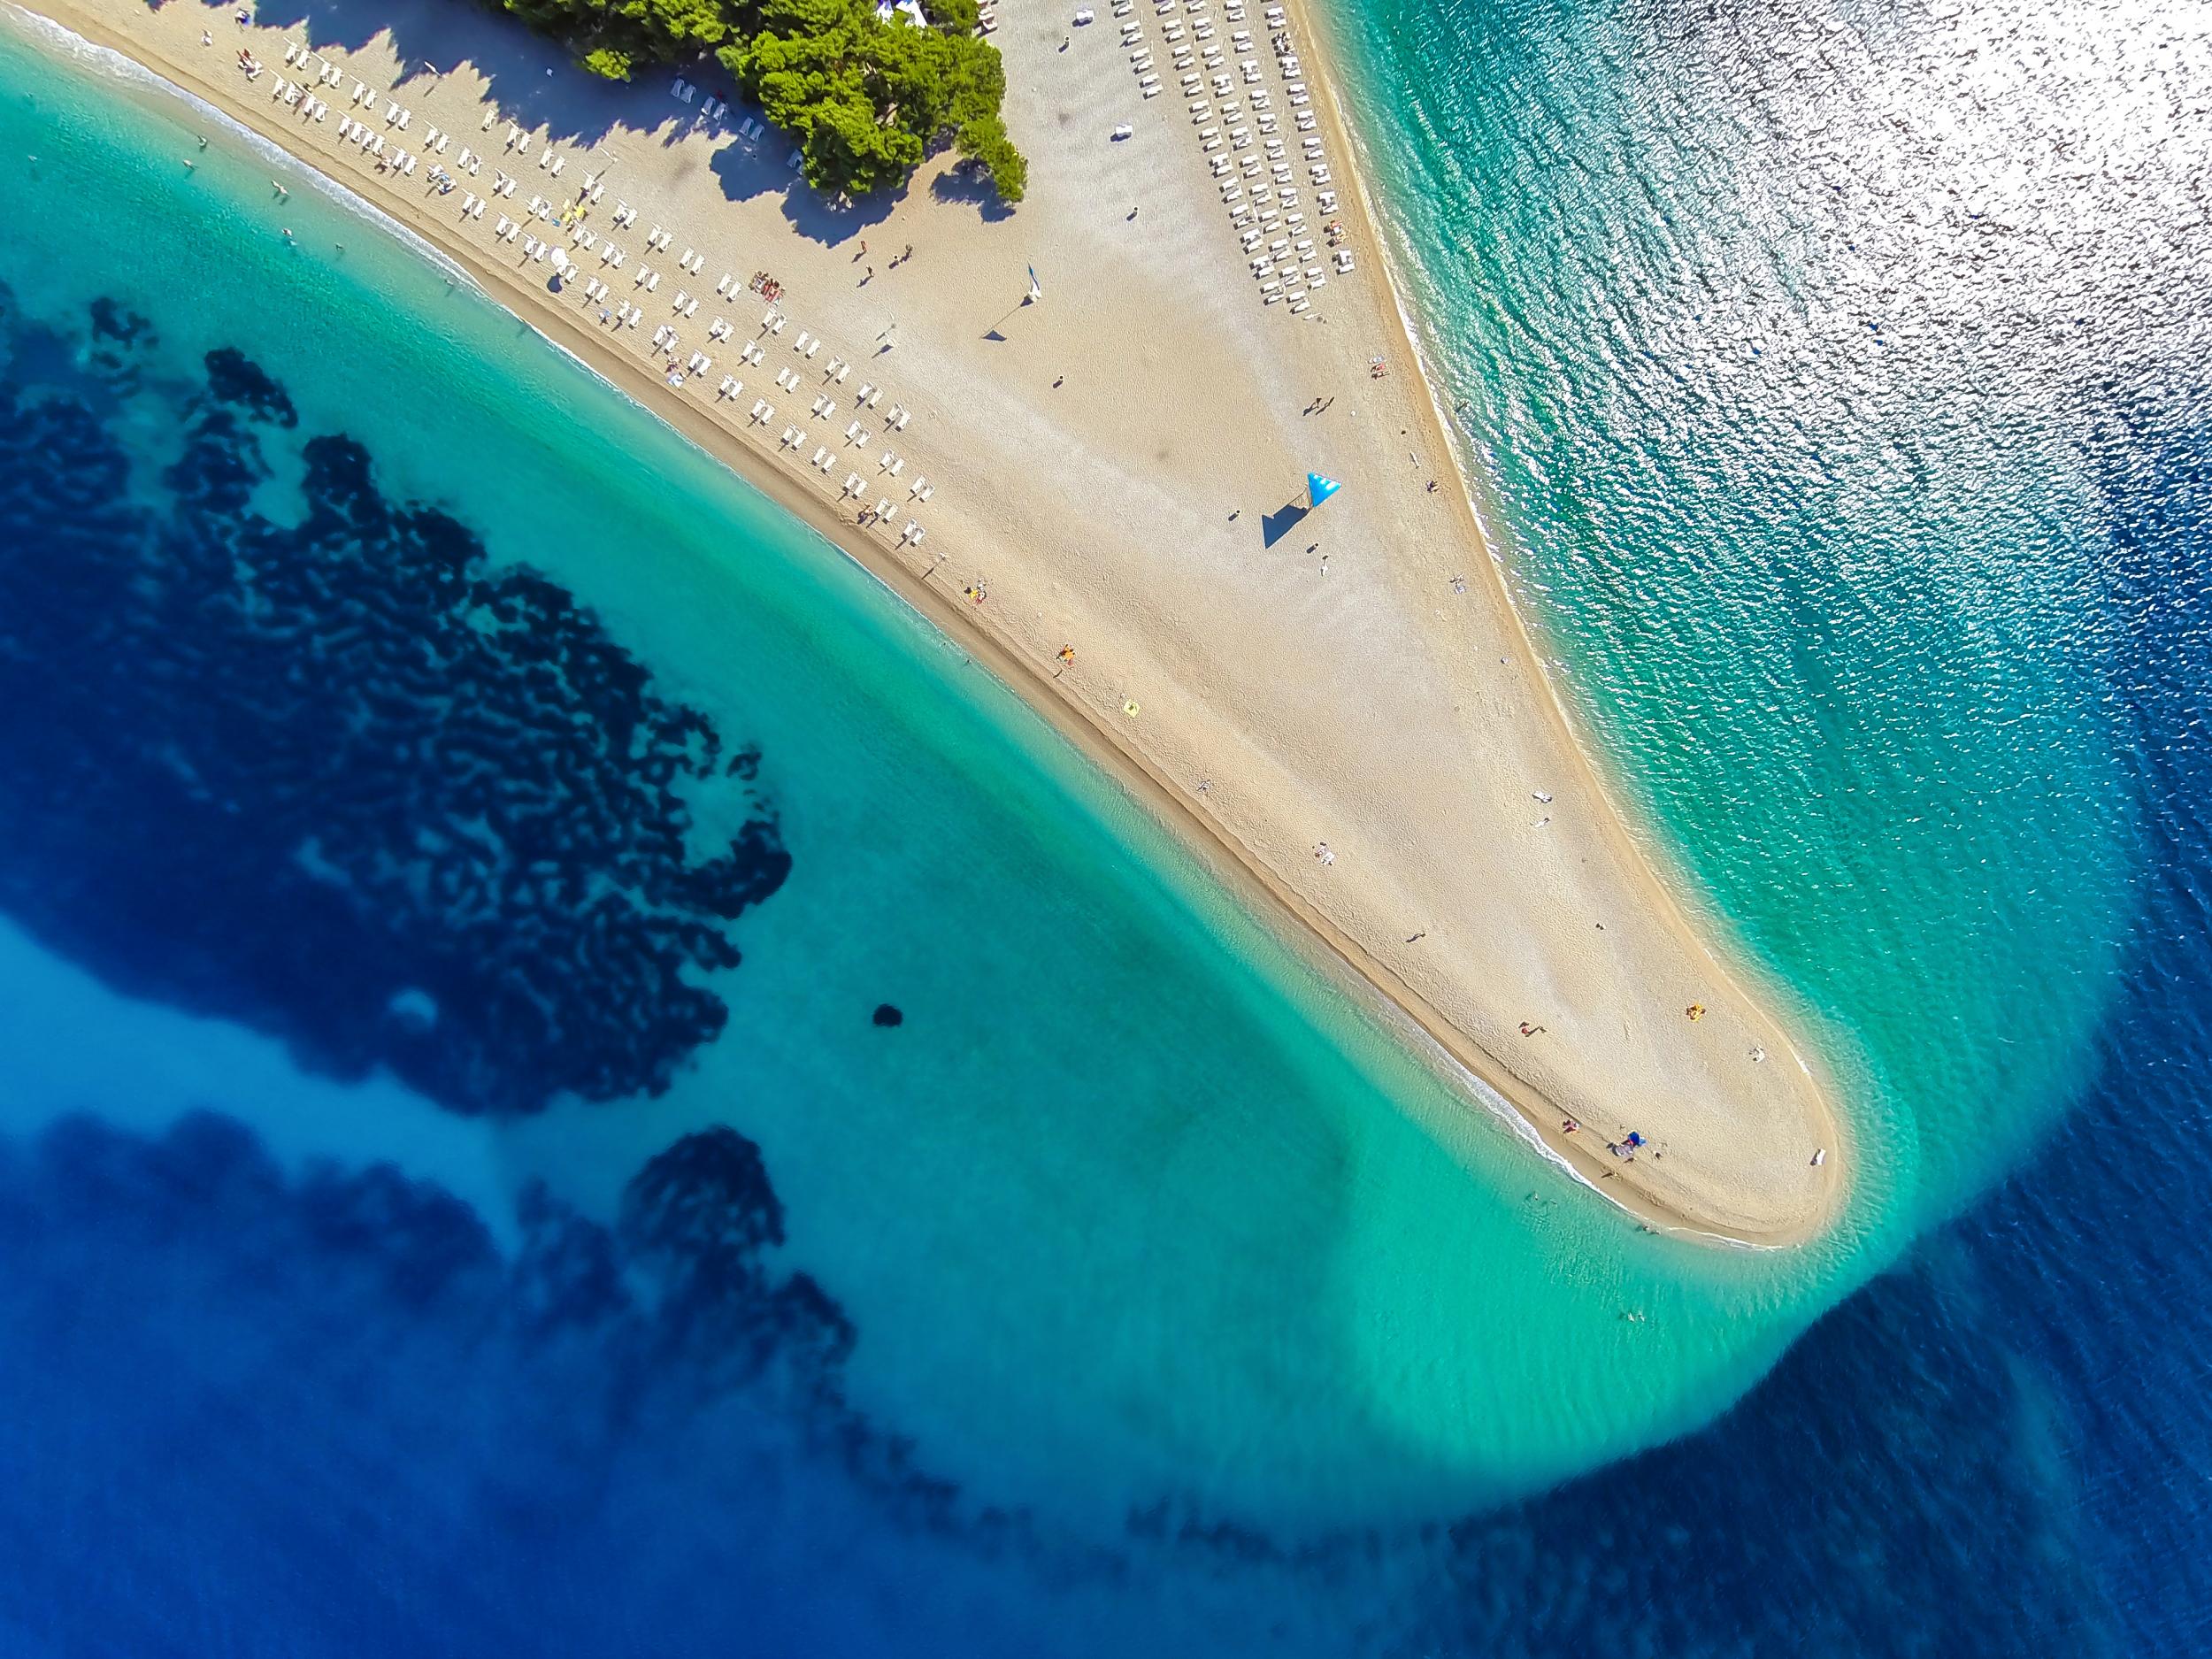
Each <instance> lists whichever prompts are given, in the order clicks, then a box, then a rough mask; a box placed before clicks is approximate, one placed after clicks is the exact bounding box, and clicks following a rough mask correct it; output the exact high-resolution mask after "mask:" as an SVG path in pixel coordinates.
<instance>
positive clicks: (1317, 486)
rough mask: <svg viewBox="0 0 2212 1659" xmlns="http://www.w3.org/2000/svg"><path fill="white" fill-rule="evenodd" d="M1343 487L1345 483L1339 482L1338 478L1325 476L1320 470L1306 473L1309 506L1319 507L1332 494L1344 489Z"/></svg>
mask: <svg viewBox="0 0 2212 1659" xmlns="http://www.w3.org/2000/svg"><path fill="white" fill-rule="evenodd" d="M1342 488H1344V486H1343V485H1341V484H1340V483H1338V482H1337V481H1336V480H1334V479H1333V478H1324V477H1322V476H1321V474H1320V473H1318V472H1309V473H1307V474H1306V502H1307V504H1308V505H1309V506H1313V507H1318V506H1319V505H1320V504H1321V503H1323V502H1325V501H1326V500H1328V498H1329V497H1330V496H1332V495H1335V494H1336V493H1337V491H1339V490H1340V489H1342Z"/></svg>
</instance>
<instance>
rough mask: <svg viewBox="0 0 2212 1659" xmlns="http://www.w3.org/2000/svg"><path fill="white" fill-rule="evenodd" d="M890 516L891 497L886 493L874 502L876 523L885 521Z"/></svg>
mask: <svg viewBox="0 0 2212 1659" xmlns="http://www.w3.org/2000/svg"><path fill="white" fill-rule="evenodd" d="M890 517H891V498H890V497H889V496H888V495H886V496H885V497H884V498H883V499H882V500H880V501H879V502H878V503H876V522H877V523H878V524H882V523H885V522H887V520H888V519H889V518H890Z"/></svg>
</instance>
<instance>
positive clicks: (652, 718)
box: [0, 301, 790, 1112]
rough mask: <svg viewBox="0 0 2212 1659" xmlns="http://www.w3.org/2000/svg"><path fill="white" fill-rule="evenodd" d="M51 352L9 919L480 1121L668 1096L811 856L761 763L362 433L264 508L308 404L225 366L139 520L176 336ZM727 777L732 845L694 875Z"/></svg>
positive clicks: (12, 703) (22, 364)
mask: <svg viewBox="0 0 2212 1659" xmlns="http://www.w3.org/2000/svg"><path fill="white" fill-rule="evenodd" d="M12 311H13V308H12V304H6V303H4V302H0V316H12ZM42 334H43V331H41V330H37V329H34V328H28V327H26V326H20V325H17V326H12V329H11V337H10V342H9V348H8V352H7V357H6V359H5V360H6V361H7V363H8V365H9V373H8V375H7V378H6V379H5V380H4V381H0V706H4V707H5V708H6V709H7V710H8V711H9V718H8V719H7V720H6V721H5V722H0V908H4V909H5V910H7V911H8V912H9V913H10V914H11V915H12V916H14V917H15V918H18V919H19V921H20V922H22V923H23V924H24V925H25V926H27V928H28V929H29V930H30V931H31V932H32V933H35V935H36V936H37V937H38V938H39V939H40V940H41V941H43V942H44V943H46V944H47V945H48V946H49V947H50V948H52V949H56V950H58V951H59V952H60V953H62V954H64V955H65V956H69V957H71V958H72V959H73V960H75V961H77V962H80V963H81V964H85V965H87V966H88V967H89V968H91V969H92V970H93V971H94V972H96V973H97V974H98V975H99V976H100V977H101V978H102V979H104V981H106V982H107V983H108V984H110V985H111V986H113V987H117V988H119V989H121V990H124V991H126V992H128V993H130V994H132V995H139V996H144V997H149V998H153V999H157V1000H159V1001H162V1002H168V1003H172V1004H173V1005H176V1006H179V1007H182V1008H186V1009H189V1010H195V1011H197V1012H202V1013H208V1014H214V1015H220V1016H222V1017H225V1018H231V1019H234V1020H237V1021H240V1022H242V1023H243V1024H246V1025H250V1026H252V1027H254V1028H255V1029H257V1030H261V1031H266V1032H272V1033H278V1034H280V1035H281V1036H283V1037H284V1038H286V1039H287V1040H288V1041H289V1042H290V1043H291V1045H292V1046H293V1048H295V1049H296V1051H297V1053H298V1054H299V1055H300V1056H302V1057H303V1060H305V1061H306V1062H307V1063H309V1064H313V1065H315V1066H317V1067H319V1068H321V1069H324V1070H326V1071H330V1072H333V1073H335V1074H337V1075H340V1076H343V1077H357V1076H359V1075H361V1074H363V1073H364V1072H365V1071H368V1070H369V1069H370V1068H372V1067H373V1066H377V1065H383V1066H387V1067H388V1068H389V1069H390V1070H391V1071H394V1072H395V1073H396V1074H397V1075H398V1076H399V1077H401V1078H403V1079H405V1080H406V1081H407V1082H408V1083H410V1084H411V1085H412V1086H413V1087H416V1088H418V1089H419V1090H420V1091H422V1092H423V1093H425V1094H428V1095H430V1096H432V1097H433V1098H434V1099H436V1100H438V1101H439V1102H442V1103H443V1104H445V1105H447V1106H448V1107H450V1108H452V1109H454V1110H460V1111H467V1112H480V1111H495V1112H526V1111H532V1110H537V1109H539V1108H541V1107H542V1106H543V1105H544V1104H545V1103H546V1102H548V1101H549V1099H551V1098H552V1097H553V1096H555V1095H556V1094H560V1093H562V1092H564V1091H571V1092H573V1093H575V1094H580V1095H582V1096H584V1097H586V1098H588V1099H594V1100H610V1099H615V1098H618V1097H621V1096H626V1095H635V1094H650V1093H654V1092H657V1091H659V1090H660V1089H662V1088H664V1087H666V1085H667V1084H668V1082H669V1080H670V1079H671V1077H672V1075H673V1073H674V1071H675V1070H676V1068H677V1067H678V1066H679V1065H680V1064H682V1063H683V1062H684V1060H685V1058H686V1057H687V1056H689V1055H690V1054H691V1053H692V1052H693V1051H694V1050H695V1049H696V1048H698V1047H699V1046H700V1045H701V1044H703V1043H704V1042H707V1041H711V1040H712V1039H713V1038H714V1037H715V1035H716V1034H717V1033H719V1032H720V1031H721V1029H722V1028H723V1025H724V1024H725V1022H726V1018H727V1009H726V1005H725V1004H724V1002H722V1001H721V999H720V997H719V996H718V995H716V994H715V993H714V992H713V991H711V990H709V989H707V988H705V987H703V985H701V984H700V983H698V982H697V981H698V979H699V978H700V976H701V975H702V974H703V972H708V971H713V970H721V969H727V968H731V967H733V966H735V965H736V964H737V963H738V960H739V952H738V949H737V946H736V944H735V943H734V942H733V938H732V930H731V926H730V924H732V923H733V922H734V921H735V920H736V919H737V918H739V917H740V916H741V915H742V914H743V913H744V911H745V910H748V909H749V907H751V906H752V905H754V904H757V903H758V902H761V901H763V900H764V899H765V898H767V897H768V896H769V895H772V893H774V892H775V891H776V889H777V888H778V887H779V886H780V884H781V883H782V882H783V880H784V879H785V877H786V875H787V872H788V871H789V868H790V859H789V856H788V855H787V853H786V852H785V851H784V849H783V847H782V844H781V841H780V837H779V834H778V833H777V828H776V823H775V818H774V816H773V814H772V810H770V809H769V808H768V807H767V806H766V805H765V803H763V802H762V801H761V800H760V799H759V798H758V796H757V793H755V790H754V780H755V777H756V768H757V760H758V757H757V754H755V753H754V752H753V751H751V750H750V749H742V748H738V749H733V748H732V747H731V746H730V745H728V744H726V741H725V740H724V739H723V737H722V735H721V734H720V733H719V732H718V730H717V728H716V726H715V725H714V723H713V722H712V721H711V720H710V719H709V718H708V717H706V716H705V715H704V714H703V713H701V712H700V711H699V710H696V709H693V708H689V707H686V706H684V705H682V704H680V703H674V702H672V701H670V700H668V699H666V698H664V697H663V696H661V695H658V693H657V691H656V690H655V689H654V687H653V682H652V676H651V674H650V672H649V671H648V669H647V668H646V666H645V665H644V664H642V663H641V662H640V661H639V660H638V659H637V658H635V657H633V656H631V655H630V654H629V653H628V652H626V650H624V649H622V647H621V646H620V645H618V643H617V642H616V641H614V640H613V639H611V637H610V636H609V635H608V634H607V633H606V631H605V629H604V628H603V626H602V625H601V623H600V622H599V620H598V618H596V617H595V616H594V615H593V614H592V613H591V612H590V611H588V610H587V609H585V608H584V607H583V606H581V605H580V604H579V603H577V602H576V601H575V600H574V598H573V597H572V595H569V594H568V593H567V592H565V590H564V589H562V588H559V587H557V585H555V584H554V583H552V582H551V581H549V580H546V579H545V578H544V577H543V576H541V575H540V574H538V573H536V572H533V571H530V570H527V569H517V568H501V569H494V568H492V567H491V565H489V564H488V560H487V558H486V556H485V550H484V548H483V545H482V543H481V541H480V540H479V539H478V537H477V536H476V535H475V534H473V533H472V531H471V530H470V529H469V528H468V527H467V526H465V525H463V524H461V523H459V522H457V520H455V519H454V518H451V517H449V516H448V515H446V514H444V513H442V512H439V511H434V510H430V509H427V508H424V507H420V506H417V505H411V504H409V503H403V502H395V501H392V500H389V499H388V498H387V497H386V496H385V495H383V494H382V493H381V491H380V489H379V488H378V487H377V483H376V479H375V471H374V466H373V461H372V457H371V456H370V454H369V452H368V451H367V449H365V447H364V446H363V445H361V444H360V443H358V442H355V441H353V440H351V439H349V438H346V437H342V436H334V435H327V434H324V435H315V436H311V437H308V438H307V439H306V440H305V441H304V442H303V444H302V445H301V446H300V447H301V454H302V457H303V462H304V483H303V495H304V509H303V513H302V516H301V517H300V518H299V520H298V521H297V522H296V523H289V524H280V523H277V522H273V520H272V519H271V518H268V517H267V516H265V513H264V512H263V511H261V510H259V509H258V508H257V505H256V504H255V503H256V501H257V492H258V491H260V489H261V488H262V487H263V485H264V484H265V481H266V480H268V479H269V478H270V477H271V475H272V472H271V466H270V463H269V459H268V456H267V453H266V449H265V446H266V445H267V444H269V443H271V442H278V441H282V442H288V443H289V442H296V439H295V438H294V437H293V436H292V435H291V434H292V433H293V429H294V428H296V426H297V425H298V416H297V412H296V410H295V408H294V406H293V404H292V402H291V400H290V398H289V397H288V396H287V395H286V393H285V391H284V389H283V388H282V387H281V386H280V385H278V384H277V383H276V382H275V381H274V380H273V379H272V378H271V377H270V376H269V375H268V374H267V373H265V371H263V370H262V369H261V368H260V367H258V366H257V365H255V364H254V363H252V362H251V361H250V360H249V359H247V358H246V357H243V356H242V355H241V354H240V353H238V352H236V351H234V350H229V349H218V350H216V351H213V352H211V353H210V354H208V356H207V357H206V360H205V365H204V377H203V378H202V379H201V380H199V381H198V382H197V383H196V384H193V385H191V386H189V387H187V388H179V390H178V395H177V399H176V408H175V410H174V411H173V412H174V415H175V419H176V424H177V427H178V429H179V432H180V441H181V448H180V452H179V453H178V454H177V456H176V457H175V459H174V460H173V462H172V463H171V464H170V465H168V466H167V468H166V469H165V473H164V475H163V477H162V479H161V480H160V485H159V491H160V498H159V499H158V500H157V501H156V502H153V503H148V502H147V501H145V500H144V499H143V498H142V495H141V496H140V497H138V498H134V496H133V495H132V491H131V488H130V485H131V483H132V478H131V467H130V457H129V454H128V452H127V449H126V447H125V442H124V439H123V437H122V435H121V434H120V433H119V431H118V429H117V424H116V423H117V415H118V410H119V407H120V405H121V402H122V400H123V399H124V398H125V397H126V396H136V395H142V393H143V384H142V377H141V376H140V375H139V374H138V373H137V366H136V365H138V364H139V363H141V362H142V361H143V360H144V358H145V357H146V355H147V354H148V352H149V351H150V349H151V347H152V345H153V343H154V342H153V341H152V337H151V330H150V328H149V327H148V326H147V325H146V324H145V322H144V319H140V318H136V317H134V316H132V315H130V314H129V313H128V312H127V311H124V310H123V309H122V308H120V307H119V306H117V305H115V304H114V303H111V302H105V301H103V302H100V303H96V304H95V305H93V306H92V308H91V310H90V313H89V318H88V322H87V324H86V326H85V329H84V332H83V334H82V336H81V338H76V339H71V340H68V341H60V342H58V341H57V340H56V339H54V338H52V337H50V336H48V337H42ZM144 395H152V394H144ZM707 790H737V791H742V792H743V798H742V802H741V807H742V815H743V819H744V821H743V825H742V827H741V829H740V831H739V832H738V833H737V834H736V835H735V836H734V837H733V838H732V839H731V840H730V841H729V842H728V844H727V845H726V848H725V849H723V850H722V851H720V852H719V853H718V854H715V855H713V856H704V857H695V856H693V855H692V854H691V852H690V851H689V850H688V847H689V841H690V838H691V836H692V833H693V830H694V826H695V816H694V812H695V798H696V797H697V796H698V795H700V794H701V793H702V792H704V791H707Z"/></svg>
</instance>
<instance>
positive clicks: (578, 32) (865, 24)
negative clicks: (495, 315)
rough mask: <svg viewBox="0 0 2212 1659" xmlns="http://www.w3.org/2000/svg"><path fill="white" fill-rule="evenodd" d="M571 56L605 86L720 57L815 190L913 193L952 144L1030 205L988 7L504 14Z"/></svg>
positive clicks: (506, 0)
mask: <svg viewBox="0 0 2212 1659" xmlns="http://www.w3.org/2000/svg"><path fill="white" fill-rule="evenodd" d="M500 4H502V5H503V7H504V8H505V9H506V10H507V11H509V12H513V13H514V14H515V15H516V16H517V17H519V18H522V19H525V20H526V22H528V23H529V24H530V25H531V26H532V27H534V28H537V29H540V30H541V31H543V32H544V33H546V34H548V35H552V36H554V37H555V38H557V39H559V40H561V41H564V42H567V43H568V44H569V45H570V46H572V48H573V49H574V50H576V52H577V54H578V61H580V63H581V64H582V65H583V66H584V67H585V68H587V69H588V70H590V71H591V72H592V73H594V74H597V75H604V76H605V77H607V78H608V79H609V80H611V81H627V80H628V79H630V77H631V75H632V74H633V73H634V72H635V71H636V70H637V69H638V68H640V67H643V66H646V65H656V64H682V63H687V62H690V61H692V60H694V59H696V58H700V57H702V56H703V55H705V54H707V53H709V52H712V53H715V54H716V55H717V56H718V57H719V58H720V59H721V61H722V63H723V64H724V65H726V67H727V68H728V70H729V72H730V73H731V74H732V75H733V76H734V77H735V78H736V80H737V84H738V86H739V88H740V89H741V91H743V93H744V94H745V96H747V97H749V98H750V99H752V100H753V101H754V102H755V103H756V104H759V105H760V108H761V112H762V113H763V114H764V115H765V116H766V117H767V119H768V121H769V123H770V125H772V126H773V127H777V128H778V129H780V131H782V132H784V133H787V134H789V135H790V136H791V138H792V139H793V140H794V142H796V143H797V145H798V147H799V152H800V155H801V157H803V167H804V172H805V176H806V180H807V182H808V183H810V184H811V185H813V186H814V187H815V188H817V189H820V190H824V191H827V192H832V193H843V194H846V195H849V196H866V195H869V194H871V193H872V192H873V191H876V190H880V189H884V188H889V187H892V186H895V185H899V184H903V183H904V182H905V181H906V180H908V179H910V178H911V177H912V176H913V173H914V170H915V169H916V168H917V167H918V166H920V165H922V161H923V159H924V157H926V156H928V155H929V154H930V153H931V152H932V151H933V150H939V149H941V148H943V147H944V146H945V145H947V144H949V143H950V144H955V145H956V146H957V148H958V150H959V153H960V154H961V155H962V156H963V157H966V158H968V159H970V160H972V161H974V162H975V163H977V164H978V165H981V166H983V167H985V168H986V169H987V170H988V172H989V173H990V175H991V179H992V181H993V183H994V184H995V186H996V188H997V189H998V192H999V194H1000V196H1002V198H1003V199H1004V200H1006V201H1008V202H1018V201H1019V200H1021V196H1022V191H1023V188H1025V185H1026V183H1027V180H1028V173H1029V167H1028V164H1027V163H1026V162H1025V160H1024V159H1023V158H1022V155H1021V152H1020V151H1019V150H1016V149H1015V148H1014V144H1013V141H1012V139H1010V137H1009V136H1008V135H1007V132H1006V123H1005V120H1004V119H1003V118H1002V116H1001V114H1000V112H999V111H1000V106H1001V104H1002V103H1003V101H1004V99H1005V96H1006V66H1005V65H1004V63H1003V62H1002V60H1001V59H1000V58H999V54H998V49H997V48H996V47H995V46H993V45H991V44H990V43H989V42H987V41H985V40H982V39H981V38H979V36H978V35H976V33H975V27H976V19H977V15H978V12H977V0H936V4H931V0H923V4H924V6H925V8H926V12H927V13H928V15H929V17H930V23H929V26H928V27H916V26H915V25H914V24H912V23H910V21H909V20H908V19H905V18H904V17H902V16H898V15H896V14H894V15H893V17H892V19H891V20H890V21H888V22H886V21H884V20H883V19H879V17H877V15H876V12H875V6H874V4H872V0H500Z"/></svg>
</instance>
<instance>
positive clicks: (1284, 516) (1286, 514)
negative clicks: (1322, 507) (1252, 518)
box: [1260, 501, 1313, 547]
mask: <svg viewBox="0 0 2212 1659" xmlns="http://www.w3.org/2000/svg"><path fill="white" fill-rule="evenodd" d="M1311 511H1313V509H1312V508H1310V507H1309V506H1307V505H1306V503H1303V502H1302V501H1288V502H1285V503H1283V504H1282V505H1281V506H1279V507H1278V508H1277V509H1276V510H1275V511H1273V512H1271V513H1269V514H1267V515H1266V516H1265V517H1264V518H1262V519H1261V520H1260V545H1261V546H1262V547H1273V546H1274V545H1275V544H1276V543H1277V542H1278V541H1281V540H1282V539H1283V537H1284V536H1285V535H1286V534H1289V533H1290V532H1291V531H1292V530H1294V529H1295V528H1297V526H1298V525H1299V523H1300V522H1301V521H1302V519H1303V518H1305V516H1306V515H1307V514H1308V513H1310V512H1311Z"/></svg>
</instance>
